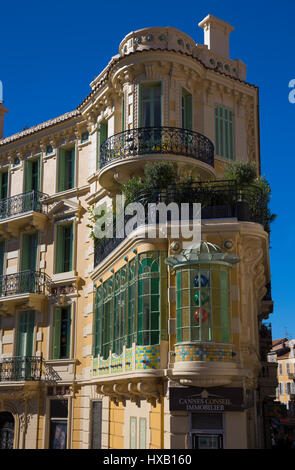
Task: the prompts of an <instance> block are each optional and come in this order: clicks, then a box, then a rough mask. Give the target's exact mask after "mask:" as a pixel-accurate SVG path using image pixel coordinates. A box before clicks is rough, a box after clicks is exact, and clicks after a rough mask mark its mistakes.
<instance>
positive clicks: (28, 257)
mask: <svg viewBox="0 0 295 470" xmlns="http://www.w3.org/2000/svg"><path fill="white" fill-rule="evenodd" d="M37 247H38V234H37V233H33V234H31V235H29V234H24V235H23V244H22V271H25V270H27V269H31V270H33V271H35V270H36V263H37Z"/></svg>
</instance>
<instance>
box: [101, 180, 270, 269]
mask: <svg viewBox="0 0 295 470" xmlns="http://www.w3.org/2000/svg"><path fill="white" fill-rule="evenodd" d="M134 202H140V203H142V204H143V206H144V207H145V208H147V206H148V204H149V203H159V202H162V203H165V204H167V205H168V204H170V203H171V202H176V203H178V205H180V204H181V203H182V202H185V203H190V208H192V203H200V204H201V217H202V219H215V218H222V219H223V218H232V217H234V218H237V219H238V220H240V221H247V222H256V223H260V224H262V225H263V224H264V207H265V201H264V198H263V194H262V190H261V189H260V188H259V187H258V186H255V185H254V184H253V185H248V186H247V187H240V186H238V184H237V183H236V182H235V181H224V180H220V181H210V182H190V183H189V184H187V185H186V184H177V185H174V186H171V187H168V188H167V189H165V190H162V189H161V190H158V189H149V190H145V191H142V192H140V193H138V197H137V198H136V201H134ZM145 212H146V215H147V210H146V211H145ZM179 212H180V211H179ZM167 215H168V217H169V215H170V214H169V212H168V214H167ZM192 216H193V214H192V211H190V213H189V218H190V219H192ZM128 218H130V216H126V217H125V223H126V221H127V219H128ZM146 223H148V220H147V219H146ZM114 233H115V231H114ZM122 241H123V239H122V238H104V239H102V240H99V241H97V242H96V243H95V247H94V267H96V266H97V265H98V264H99V263H100V262H101V261H102V260H103V259H104V258H105V257H106V256H107V255H108V254H110V253H111V252H112V251H113V250H114V249H115V248H116V247H117V246H118V245H119V244H120V243H121V242H122Z"/></svg>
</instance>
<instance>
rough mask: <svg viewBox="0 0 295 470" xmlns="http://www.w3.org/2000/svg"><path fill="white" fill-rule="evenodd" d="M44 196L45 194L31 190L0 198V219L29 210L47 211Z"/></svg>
mask: <svg viewBox="0 0 295 470" xmlns="http://www.w3.org/2000/svg"><path fill="white" fill-rule="evenodd" d="M46 197H47V195H46V194H44V193H41V192H40V191H35V190H32V191H28V192H26V193H22V194H17V195H16V196H11V197H8V198H6V199H2V200H0V220H2V219H6V218H8V217H13V216H16V215H20V214H24V213H26V212H30V211H35V212H42V213H47V205H46V204H45V203H44V199H45V198H46Z"/></svg>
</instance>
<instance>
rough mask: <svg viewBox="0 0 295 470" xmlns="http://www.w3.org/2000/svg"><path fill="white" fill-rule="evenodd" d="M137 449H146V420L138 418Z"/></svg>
mask: <svg viewBox="0 0 295 470" xmlns="http://www.w3.org/2000/svg"><path fill="white" fill-rule="evenodd" d="M139 448H140V449H145V448H146V419H145V418H139Z"/></svg>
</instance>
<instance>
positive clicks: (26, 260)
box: [22, 234, 30, 271]
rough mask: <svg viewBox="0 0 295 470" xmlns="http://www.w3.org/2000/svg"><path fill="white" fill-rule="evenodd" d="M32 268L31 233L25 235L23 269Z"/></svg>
mask: <svg viewBox="0 0 295 470" xmlns="http://www.w3.org/2000/svg"><path fill="white" fill-rule="evenodd" d="M27 269H30V235H27V234H25V235H23V243H22V271H26V270H27Z"/></svg>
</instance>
